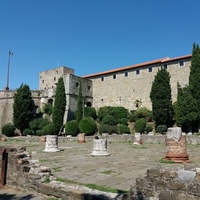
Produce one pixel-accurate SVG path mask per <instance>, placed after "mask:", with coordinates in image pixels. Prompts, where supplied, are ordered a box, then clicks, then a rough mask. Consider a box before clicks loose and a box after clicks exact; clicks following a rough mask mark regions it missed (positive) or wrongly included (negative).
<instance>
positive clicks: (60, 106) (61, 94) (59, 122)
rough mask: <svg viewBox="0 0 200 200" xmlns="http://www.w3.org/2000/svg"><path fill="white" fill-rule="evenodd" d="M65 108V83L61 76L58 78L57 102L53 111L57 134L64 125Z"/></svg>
mask: <svg viewBox="0 0 200 200" xmlns="http://www.w3.org/2000/svg"><path fill="white" fill-rule="evenodd" d="M65 108H66V95H65V85H64V81H63V78H62V77H60V78H59V79H58V84H57V87H56V93H55V102H54V106H53V112H52V120H53V129H54V133H55V134H58V133H59V132H60V131H61V129H62V127H63V119H64V115H65Z"/></svg>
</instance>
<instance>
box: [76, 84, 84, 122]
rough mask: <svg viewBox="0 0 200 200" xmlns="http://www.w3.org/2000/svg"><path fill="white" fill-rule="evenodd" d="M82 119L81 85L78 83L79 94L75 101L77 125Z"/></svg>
mask: <svg viewBox="0 0 200 200" xmlns="http://www.w3.org/2000/svg"><path fill="white" fill-rule="evenodd" d="M82 117H83V95H82V83H81V81H80V82H79V93H78V99H77V109H76V120H77V122H78V123H79V122H80V120H81V119H82Z"/></svg>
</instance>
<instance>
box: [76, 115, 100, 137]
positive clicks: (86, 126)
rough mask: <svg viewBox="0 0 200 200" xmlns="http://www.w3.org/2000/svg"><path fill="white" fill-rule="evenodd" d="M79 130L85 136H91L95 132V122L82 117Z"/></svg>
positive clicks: (89, 118) (90, 118)
mask: <svg viewBox="0 0 200 200" xmlns="http://www.w3.org/2000/svg"><path fill="white" fill-rule="evenodd" d="M78 127H79V130H80V132H81V133H85V135H92V134H94V133H95V132H96V130H97V125H96V122H95V121H94V119H93V118H92V117H83V118H82V119H81V120H80V122H79V126H78Z"/></svg>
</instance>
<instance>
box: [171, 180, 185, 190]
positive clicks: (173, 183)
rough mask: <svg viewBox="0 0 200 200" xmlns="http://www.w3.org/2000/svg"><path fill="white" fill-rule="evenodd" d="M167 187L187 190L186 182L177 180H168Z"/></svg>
mask: <svg viewBox="0 0 200 200" xmlns="http://www.w3.org/2000/svg"><path fill="white" fill-rule="evenodd" d="M168 188H169V189H170V190H183V191H184V190H187V186H186V184H184V183H183V182H180V181H177V180H172V181H169V182H168Z"/></svg>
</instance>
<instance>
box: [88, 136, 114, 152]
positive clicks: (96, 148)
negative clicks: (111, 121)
mask: <svg viewBox="0 0 200 200" xmlns="http://www.w3.org/2000/svg"><path fill="white" fill-rule="evenodd" d="M109 155H110V153H108V151H107V139H94V140H93V151H92V153H91V156H109Z"/></svg>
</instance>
